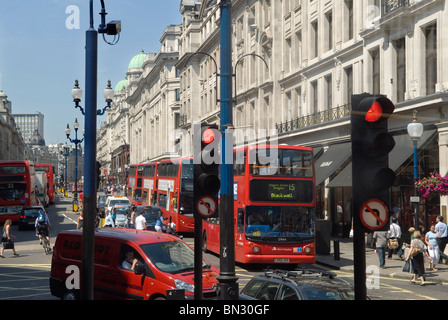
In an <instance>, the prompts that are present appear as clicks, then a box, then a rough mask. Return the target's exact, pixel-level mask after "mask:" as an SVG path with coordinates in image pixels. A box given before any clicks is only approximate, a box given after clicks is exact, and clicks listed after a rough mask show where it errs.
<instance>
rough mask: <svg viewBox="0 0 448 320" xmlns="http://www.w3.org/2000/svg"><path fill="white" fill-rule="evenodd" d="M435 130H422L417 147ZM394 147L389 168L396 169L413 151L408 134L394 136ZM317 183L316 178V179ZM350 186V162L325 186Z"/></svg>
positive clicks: (425, 141)
mask: <svg viewBox="0 0 448 320" xmlns="http://www.w3.org/2000/svg"><path fill="white" fill-rule="evenodd" d="M435 131H436V130H427V131H424V132H423V135H422V137H421V138H420V142H419V144H418V146H419V147H421V146H422V145H424V144H426V143H427V142H429V141H428V139H430V138H431V137H433V136H434V134H435ZM394 139H395V147H394V149H393V150H392V151H391V153H390V154H389V168H391V169H392V170H394V171H396V170H397V169H398V168H399V167H400V166H401V165H402V164H403V163H404V162H405V161H406V160H407V159H408V158H409V157H410V156H411V155H412V154H413V152H414V146H413V144H412V142H411V138H410V137H409V135H408V134H402V135H397V136H394ZM316 183H317V180H316ZM351 186H352V164H351V163H350V164H349V165H347V167H345V168H344V170H342V171H341V172H340V173H339V174H338V175H337V176H336V177H335V178H334V179H333V180H331V181H330V183H329V184H327V186H326V187H327V188H332V187H351Z"/></svg>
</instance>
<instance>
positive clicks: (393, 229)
mask: <svg viewBox="0 0 448 320" xmlns="http://www.w3.org/2000/svg"><path fill="white" fill-rule="evenodd" d="M397 250H398V251H397ZM395 251H397V255H398V257H399V258H400V259H401V260H404V258H403V249H402V241H401V227H400V226H399V225H398V223H397V218H395V217H393V218H392V223H391V225H390V227H389V240H388V245H387V258H388V259H392V254H393V253H394V252H395Z"/></svg>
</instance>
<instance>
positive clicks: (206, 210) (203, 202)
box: [196, 196, 218, 218]
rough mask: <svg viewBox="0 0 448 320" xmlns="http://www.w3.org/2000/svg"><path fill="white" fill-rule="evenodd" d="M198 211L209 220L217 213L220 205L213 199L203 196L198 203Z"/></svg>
mask: <svg viewBox="0 0 448 320" xmlns="http://www.w3.org/2000/svg"><path fill="white" fill-rule="evenodd" d="M196 209H197V211H198V213H199V214H200V215H201V216H202V217H203V218H209V217H211V216H213V215H214V214H215V213H216V209H218V203H217V202H216V200H215V199H213V197H210V196H203V197H201V198H199V200H198V202H197V203H196Z"/></svg>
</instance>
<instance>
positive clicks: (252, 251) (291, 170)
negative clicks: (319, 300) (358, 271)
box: [203, 145, 316, 264]
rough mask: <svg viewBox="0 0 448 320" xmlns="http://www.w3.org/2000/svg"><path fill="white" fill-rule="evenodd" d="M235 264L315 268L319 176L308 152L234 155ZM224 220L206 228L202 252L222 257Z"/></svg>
mask: <svg viewBox="0 0 448 320" xmlns="http://www.w3.org/2000/svg"><path fill="white" fill-rule="evenodd" d="M233 168H234V200H235V201H234V215H235V221H236V223H235V260H236V261H238V262H241V263H294V264H297V263H315V232H314V231H315V207H316V197H315V174H314V163H313V151H312V149H311V148H307V147H297V146H288V145H270V146H269V145H267V146H266V145H263V146H259V145H256V146H247V147H244V148H237V149H235V151H234V165H233ZM219 235H220V229H219V219H218V218H209V219H207V220H205V221H204V223H203V247H204V250H205V251H207V250H210V251H212V252H214V253H217V254H219V252H220V239H219Z"/></svg>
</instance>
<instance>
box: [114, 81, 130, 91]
mask: <svg viewBox="0 0 448 320" xmlns="http://www.w3.org/2000/svg"><path fill="white" fill-rule="evenodd" d="M127 86H128V79H126V78H125V79H123V80H120V81H119V82H118V83H117V84H116V85H115V88H114V91H115V92H121V90H123V88H126V87H127Z"/></svg>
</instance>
